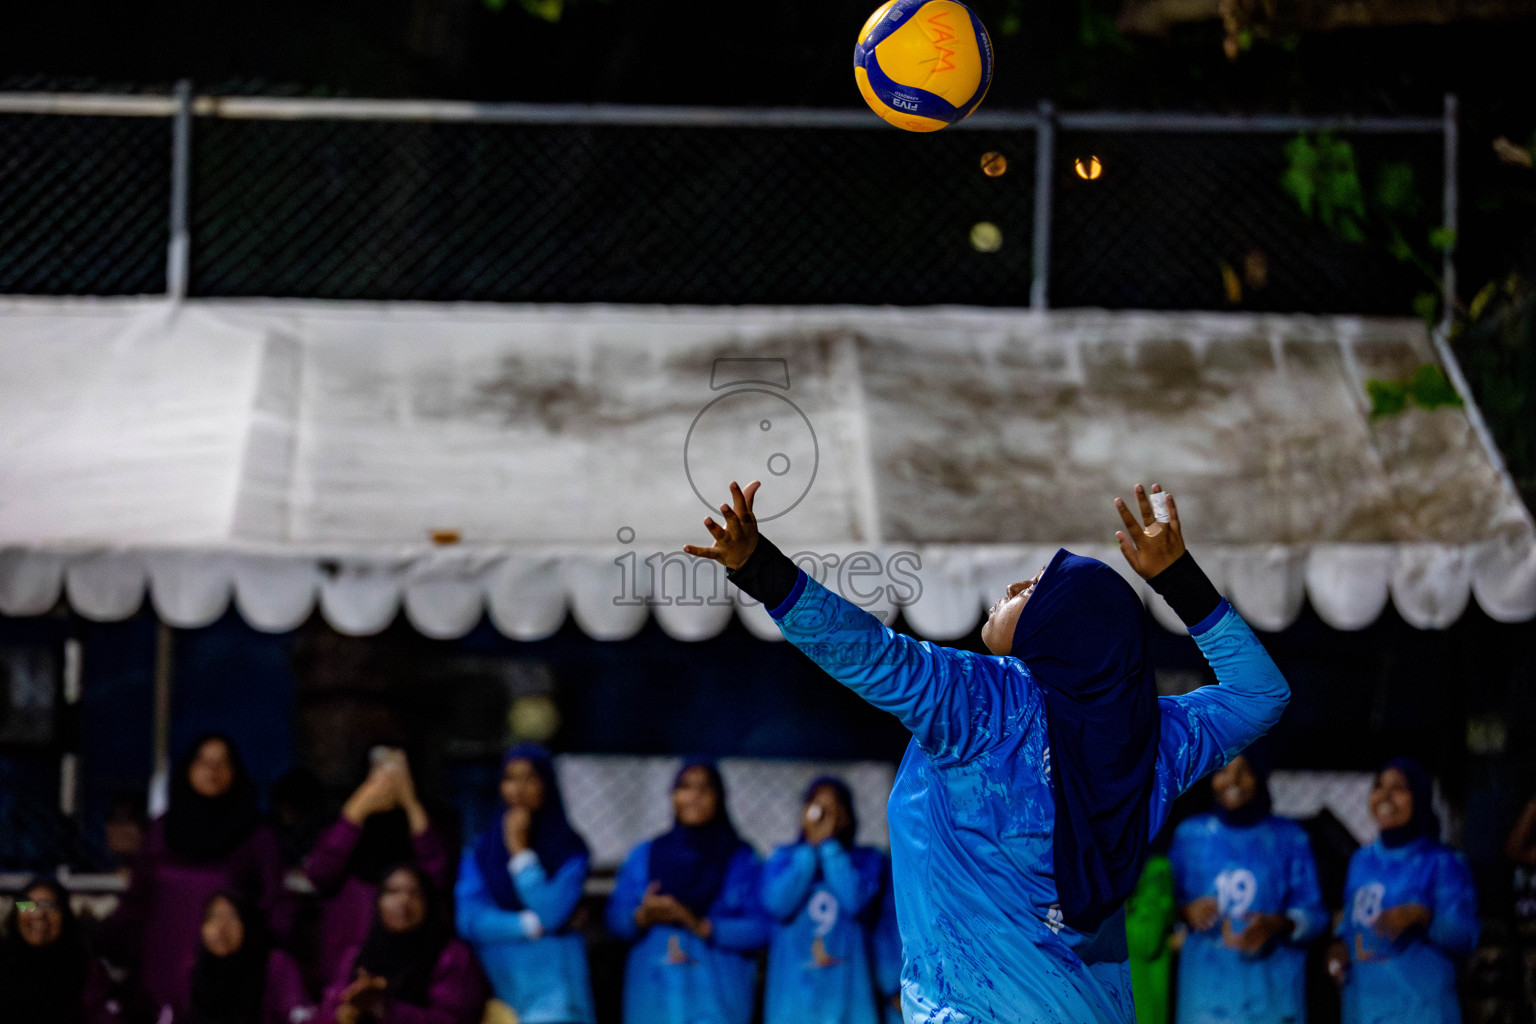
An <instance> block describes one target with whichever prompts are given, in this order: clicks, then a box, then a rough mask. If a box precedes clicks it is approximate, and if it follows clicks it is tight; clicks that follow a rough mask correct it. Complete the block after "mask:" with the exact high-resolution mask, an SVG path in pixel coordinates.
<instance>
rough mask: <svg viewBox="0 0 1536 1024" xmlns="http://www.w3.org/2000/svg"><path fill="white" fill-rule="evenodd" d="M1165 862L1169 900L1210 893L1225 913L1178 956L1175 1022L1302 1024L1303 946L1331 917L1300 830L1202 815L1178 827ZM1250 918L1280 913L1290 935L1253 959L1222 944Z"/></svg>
mask: <svg viewBox="0 0 1536 1024" xmlns="http://www.w3.org/2000/svg"><path fill="white" fill-rule="evenodd" d="M1168 857H1169V859H1170V860H1171V861H1172V862H1173V891H1174V899H1175V900H1176V901H1177V902H1178V903H1179V904H1181V905H1182V904H1185V903H1189V902H1191V901H1193V900H1197V899H1200V898H1202V897H1206V896H1210V897H1213V898H1214V899H1215V900H1216V905H1217V909H1218V910H1219V911H1220V913H1221V918H1220V920H1218V921H1217V922H1216V925H1215V927H1213V928H1211V929H1210V930H1208V931H1204V932H1192V933H1191V934H1190V936H1189V938H1188V939H1187V940H1186V941H1185V943H1184V949H1183V952H1182V953H1181V954H1180V956H1179V998H1178V1022H1179V1024H1269V1022H1272V1021H1287V1022H1295V1024H1304V1022H1305V1021H1306V1019H1307V987H1306V966H1307V964H1306V961H1307V953H1306V944H1307V943H1308V942H1310V941H1312V940H1313V939H1315V938H1316V937H1318V936H1319V935H1321V934H1323V933H1324V932H1325V931H1326V930H1327V927H1328V920H1329V918H1328V910H1327V908H1326V907H1324V906H1323V896H1322V892H1321V890H1320V889H1319V888H1318V884H1317V864H1316V862H1315V861H1314V860H1313V858H1312V848H1311V846H1310V845H1309V844H1308V842H1307V834H1306V833H1305V832H1303V831H1302V829H1301V826H1300V825H1298V824H1296V823H1295V822H1294V821H1287V820H1286V819H1284V818H1277V817H1274V816H1270V817H1268V818H1265V819H1264V820H1263V821H1260V822H1258V823H1256V824H1254V825H1251V826H1248V827H1246V828H1233V827H1231V826H1228V825H1223V824H1222V823H1221V819H1220V818H1218V817H1217V816H1216V815H1214V814H1202V815H1198V816H1196V817H1193V818H1190V819H1189V820H1187V821H1185V822H1183V823H1181V824H1180V825H1179V827H1178V828H1177V829H1175V830H1174V833H1173V846H1172V847H1171V848H1170V849H1169V851H1168ZM1252 914H1277V915H1284V916H1286V917H1289V918H1290V919H1291V920H1292V921H1293V922H1294V923H1295V930H1294V931H1293V932H1292V933H1291V935H1290V937H1289V938H1287V939H1280V940H1276V941H1272V942H1271V943H1270V944H1269V946H1268V947H1266V948H1265V949H1263V950H1260V951H1259V952H1258V953H1257V954H1250V953H1241V952H1239V951H1237V950H1235V949H1232V948H1231V947H1230V946H1228V945H1226V943H1225V942H1224V941H1223V934H1224V929H1226V928H1227V927H1228V925H1229V924H1230V927H1231V929H1232V930H1233V931H1239V932H1240V931H1242V929H1243V928H1244V927H1246V922H1247V919H1248V917H1249V915H1252Z"/></svg>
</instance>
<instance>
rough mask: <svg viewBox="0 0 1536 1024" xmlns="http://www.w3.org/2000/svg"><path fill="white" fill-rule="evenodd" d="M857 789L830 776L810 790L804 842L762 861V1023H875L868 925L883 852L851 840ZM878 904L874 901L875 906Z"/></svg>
mask: <svg viewBox="0 0 1536 1024" xmlns="http://www.w3.org/2000/svg"><path fill="white" fill-rule="evenodd" d="M857 831H858V822H857V820H856V819H855V817H854V813H853V794H852V793H851V792H850V791H849V789H848V786H847V785H846V784H845V783H843V782H842V780H840V779H836V778H833V777H831V776H827V775H824V776H822V777H820V778H818V779H815V780H814V781H812V782H811V784H810V785H809V786H808V787H807V788H806V791H805V800H804V809H803V811H802V813H801V830H800V840H799V841H798V842H795V843H792V844H790V845H789V846H783V847H780V848H779V849H777V850H775V851H774V853H773V856H771V857H769V858H768V863H767V864H766V865H765V866H764V867H763V907H764V909H766V910H767V911H768V913H769V915H770V916H771V917H772V918H773V919H774V921H775V925H774V929H773V939H772V942H771V944H770V945H769V947H768V989H767V993H766V996H765V1000H764V1007H763V1011H764V1012H763V1017H764V1020H765V1021H766V1024H877V1022H878V1020H879V1014H878V1013H877V1012H876V1005H875V990H874V984H873V979H872V976H871V974H870V961H869V931H870V925H871V923H872V922H873V920H874V917H875V914H876V913H878V911H879V903H878V902H877V900H878V897H879V895H880V876H881V872H882V871H883V870H884V867H885V857H884V856H883V855H882V854H881V853H880V851H879V850H875V849H871V848H870V847H867V846H855V845H854V844H853V837H854V835H855V834H856V833H857ZM871 904H873V906H871Z"/></svg>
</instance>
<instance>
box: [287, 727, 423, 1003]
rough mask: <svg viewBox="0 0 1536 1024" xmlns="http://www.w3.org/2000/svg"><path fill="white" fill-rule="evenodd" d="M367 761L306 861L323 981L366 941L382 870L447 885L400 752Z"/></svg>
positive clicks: (376, 753) (390, 750) (379, 750)
mask: <svg viewBox="0 0 1536 1024" xmlns="http://www.w3.org/2000/svg"><path fill="white" fill-rule="evenodd" d="M369 760H370V768H369V771H368V777H367V778H366V779H365V780H364V781H363V784H362V785H361V786H359V787H357V790H356V792H354V793H353V794H352V795H351V797H349V798H348V799H347V802H346V804H345V805H344V806H343V807H342V809H341V817H339V818H337V819H336V823H335V824H334V825H332V826H331V827H330V828H329V829H328V830H326V831H325V832H324V833H323V834H322V835H321V837H320V840H319V842H317V843H316V844H315V848H314V849H313V850H312V851H310V854H309V856H308V857H307V858H306V859H305V862H304V873H305V874H306V875H308V876H309V880H310V882H311V883H313V884H314V887H315V890H316V891H317V892H318V893H319V894H320V897H321V899H322V901H323V902H322V906H321V910H320V927H319V935H318V936H317V938H316V958H317V960H318V963H317V964H316V966H317V967H318V969H319V975H320V977H321V978H324V979H327V980H329V979H331V978H333V977H335V976H336V970H337V968H338V967H339V966H340V965H341V958H342V955H343V954H344V953H345V952H346V951H347V950H348V949H351V948H354V947H356V946H358V945H360V944H361V943H362V941H363V939H364V937H366V936H367V934H368V926H369V923H370V922H371V921H372V920H373V912H374V902H375V901H376V900H377V898H378V894H379V883H380V882H381V881H382V880H383V876H384V872H385V871H387V870H389V869H390V868H392V867H395V866H397V865H400V864H415V865H416V866H417V867H419V868H421V870H422V871H423V872H424V873H425V874H426V876H427V877H428V878H429V879H430V880H431V882H432V885H433V887H434V888H435V889H438V890H444V889H446V888H447V886H448V872H449V869H450V866H451V865H450V861H449V858H448V849H447V847H446V846H444V844H443V841H442V839H441V837H440V836H439V835H438V832H437V829H436V828H434V827H433V825H432V821H431V820H430V818H429V817H428V816H427V812H426V809H425V808H424V807H422V804H421V801H420V800H419V799H418V798H417V796H416V785H415V783H414V782H413V781H412V779H411V766H410V763H409V762H408V761H407V760H406V756H405V751H403V750H400V749H398V748H395V747H375V748H374V749H373V752H372V753H371V754H370V755H369Z"/></svg>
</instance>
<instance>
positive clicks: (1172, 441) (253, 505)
mask: <svg viewBox="0 0 1536 1024" xmlns="http://www.w3.org/2000/svg"><path fill="white" fill-rule="evenodd" d="M1435 361H1436V356H1435V349H1434V346H1433V345H1432V344H1431V340H1430V338H1429V337H1428V335H1427V334H1426V332H1425V330H1424V328H1423V327H1422V325H1420V324H1418V323H1416V322H1413V321H1407V320H1369V319H1360V318H1348V317H1304V316H1260V315H1247V314H1151V313H1104V312H1096V311H1067V312H1053V313H1049V314H1035V313H1028V312H1021V311H1016V310H996V311H992V310H973V309H937V310H899V309H869V308H818V309H742V308H720V309H671V308H659V307H590V306H583V307H516V306H514V307H502V306H479V305H476V306H442V305H403V304H388V305H383V304H337V303H315V302H265V301H264V302H234V301H218V302H215V301H198V302H192V303H184V304H168V303H166V302H164V301H161V300H120V301H118V300H42V299H37V300H33V299H12V300H7V301H4V302H0V613H4V614H7V615H30V614H39V613H42V612H45V611H47V610H48V609H50V608H51V607H53V606H54V604H55V603H56V602H57V601H58V600H59V598H60V596H61V594H62V595H63V596H65V597H66V598H67V599H68V601H69V602H70V604H71V605H72V606H73V607H74V608H75V609H76V610H77V611H79V612H80V613H81V614H83V615H85V616H88V617H90V618H93V619H98V620H110V619H118V618H122V617H125V616H128V615H130V614H133V613H134V612H135V611H136V610H137V609H138V608H139V607H140V606H141V604H142V602H143V601H144V599H145V598H146V595H147V596H148V598H149V600H151V601H152V602H153V604H154V608H155V610H156V612H157V613H158V614H159V615H160V616H161V617H162V618H163V619H164V620H165V621H167V622H169V623H170V624H172V625H175V626H180V627H196V626H201V625H204V624H207V623H209V622H212V621H214V620H215V619H217V618H218V617H219V616H220V615H222V614H223V613H224V612H225V611H226V610H227V608H228V607H229V603H230V602H231V601H234V603H235V605H236V607H237V608H238V609H239V611H240V614H241V615H243V616H244V617H245V619H246V620H247V621H249V622H250V623H251V624H252V625H254V626H256V627H257V628H260V629H264V630H270V631H281V630H287V629H292V628H294V627H296V626H297V625H299V624H300V623H302V622H303V621H304V620H305V619H306V618H307V617H308V616H309V615H310V614H311V613H312V611H313V610H314V609H315V607H316V606H317V605H318V607H319V609H320V611H321V612H322V614H323V615H324V616H325V618H326V619H327V621H329V622H330V623H331V624H332V625H333V626H335V627H336V628H337V629H339V630H341V631H343V632H346V633H351V634H369V633H373V632H377V631H379V630H381V629H383V628H385V627H386V626H387V625H388V624H389V623H390V622H391V621H393V619H394V618H395V616H396V615H397V614H398V613H399V612H401V611H402V610H403V611H404V613H405V615H406V616H407V617H408V619H409V620H410V622H411V623H412V624H413V625H414V626H415V627H416V628H417V629H419V630H420V631H422V632H423V633H425V634H428V635H430V636H435V637H454V636H459V635H462V634H464V633H465V632H467V631H468V630H470V629H472V628H473V627H474V626H475V625H476V624H477V623H478V622H479V621H480V619H481V617H482V615H483V614H489V616H490V618H491V621H492V622H493V623H494V624H495V625H496V627H497V628H498V629H500V630H501V631H502V632H503V633H505V634H507V635H508V636H511V637H514V638H519V639H534V638H538V637H543V636H546V635H549V634H550V633H552V632H553V631H555V630H556V629H558V628H559V626H560V625H561V623H562V622H563V621H564V620H565V616H566V614H567V611H569V612H571V613H573V614H574V615H575V617H576V620H577V622H578V623H579V624H580V626H581V628H582V629H583V630H585V631H586V632H587V633H588V634H589V635H591V636H593V637H596V638H600V639H618V638H623V637H626V636H630V635H632V634H633V633H634V632H635V631H636V630H638V629H639V628H640V627H641V625H642V624H643V623H644V621H645V618H646V616H647V615H650V614H654V615H655V616H656V617H657V619H658V620H659V622H660V624H661V625H662V627H663V628H664V629H666V631H667V632H668V633H670V634H671V635H673V636H675V637H679V638H682V639H690V640H691V639H701V638H705V637H709V636H713V635H715V634H716V633H718V632H719V631H720V630H721V629H722V628H723V627H724V625H725V624H726V622H727V621H728V619H729V617H730V616H731V615H732V614H739V615H740V616H741V617H742V619H743V621H744V622H745V623H746V624H747V625H748V627H749V628H751V629H752V631H753V632H754V633H756V634H758V635H762V636H777V631H776V630H775V629H774V628H773V627H772V624H771V623H770V622H769V620H768V618H767V615H766V613H765V612H764V611H763V610H762V609H761V608H760V607H756V606H752V605H750V603H748V604H745V605H743V604H741V603H739V601H740V599H739V596H738V595H736V594H735V593H734V591H733V588H730V587H728V586H726V585H725V584H724V582H723V580H722V579H721V578H720V576H719V575H718V574H714V573H713V572H712V568H705V570H704V571H703V572H701V573H697V574H695V569H694V568H691V567H688V566H686V565H685V562H686V560H685V559H684V558H682V557H681V556H676V557H671V556H672V554H673V553H675V552H677V551H678V550H679V549H680V547H681V545H682V544H683V543H685V542H702V541H704V540H706V539H707V537H706V534H705V533H704V530H703V528H702V526H701V525H700V521H701V520H702V518H703V517H704V515H706V514H707V512H708V509H707V507H706V505H705V503H704V500H703V498H708V499H710V500H711V501H714V502H718V501H720V500H722V499H723V498H724V497H725V493H724V489H725V485H726V483H728V481H729V480H730V479H731V478H732V477H733V476H734V477H739V478H741V479H742V480H744V481H745V480H747V479H752V478H761V479H763V480H764V481H765V485H764V489H763V492H762V496H761V498H760V507H759V512H760V514H761V516H762V517H763V518H764V519H765V520H767V522H766V524H765V526H764V532H765V533H766V534H768V535H769V536H771V537H772V538H773V539H774V540H775V541H776V542H777V543H778V544H779V545H780V546H781V547H783V548H785V550H786V551H792V552H803V553H805V557H804V562H805V564H807V565H814V566H816V567H818V568H819V570H820V571H821V572H822V573H823V575H824V576H825V577H826V579H828V580H830V581H831V582H832V583H833V584H835V585H837V586H838V587H839V588H840V589H842V590H843V592H844V593H845V595H846V596H849V597H850V598H851V599H853V600H856V601H858V602H859V603H861V604H865V605H866V606H868V607H871V608H872V609H873V610H876V611H878V612H885V611H889V610H890V609H891V608H892V607H893V606H894V605H901V606H902V613H903V615H904V616H905V618H906V621H907V622H908V624H909V625H910V626H911V627H912V628H913V629H915V630H916V631H918V632H920V633H922V634H924V635H926V636H930V637H933V638H935V639H949V638H954V637H957V636H962V635H964V634H966V633H968V632H969V631H970V630H971V629H973V628H974V627H975V625H976V623H977V621H978V619H979V616H980V614H981V612H982V610H983V609H984V608H985V607H986V605H987V604H989V603H990V602H991V601H992V600H993V599H994V598H995V597H996V595H997V593H998V592H999V591H1000V590H1001V588H1002V586H1003V585H1004V584H1006V583H1007V582H1010V581H1012V580H1015V579H1019V578H1023V577H1027V576H1029V575H1032V574H1033V572H1034V571H1035V570H1036V569H1037V568H1038V567H1039V566H1040V565H1041V564H1042V563H1043V562H1044V561H1045V560H1046V559H1047V558H1048V557H1049V555H1050V553H1051V552H1052V551H1054V549H1055V548H1056V547H1057V546H1058V545H1068V546H1071V547H1072V548H1073V549H1074V550H1078V551H1081V552H1083V553H1085V554H1094V555H1097V556H1099V557H1102V558H1104V559H1106V560H1107V561H1109V562H1110V563H1111V564H1113V565H1116V566H1117V567H1122V566H1121V562H1120V558H1119V555H1118V553H1117V552H1116V551H1115V548H1114V540H1113V531H1114V530H1115V529H1116V527H1117V525H1118V520H1117V518H1116V516H1115V514H1114V511H1113V509H1112V507H1111V505H1110V499H1111V497H1112V496H1113V495H1115V494H1117V493H1118V494H1122V495H1126V496H1128V495H1129V487H1130V485H1131V484H1132V483H1133V482H1135V481H1137V480H1145V481H1152V480H1156V481H1159V482H1161V483H1162V484H1163V485H1164V486H1165V487H1166V488H1168V489H1169V490H1171V491H1173V492H1175V493H1176V494H1177V495H1178V497H1179V503H1180V506H1179V507H1180V510H1181V512H1182V515H1183V518H1184V521H1185V524H1186V534H1187V536H1188V537H1189V539H1190V541H1191V543H1192V545H1193V546H1195V547H1196V549H1197V553H1198V555H1199V557H1200V559H1201V562H1202V564H1204V565H1205V566H1206V567H1207V569H1208V571H1209V572H1210V573H1211V575H1212V577H1213V578H1214V579H1215V580H1216V582H1217V584H1218V585H1219V586H1221V587H1222V588H1223V590H1224V592H1225V593H1227V595H1228V596H1229V597H1230V598H1231V599H1232V600H1233V602H1234V604H1236V605H1237V607H1238V608H1239V610H1240V611H1242V612H1243V614H1244V615H1245V616H1247V617H1248V618H1249V619H1250V621H1252V622H1254V623H1255V624H1256V625H1258V626H1260V627H1262V628H1266V629H1279V628H1283V627H1284V626H1286V625H1288V624H1289V623H1290V622H1291V621H1293V620H1294V618H1295V616H1296V615H1297V614H1298V612H1299V610H1300V608H1301V605H1302V601H1303V599H1304V598H1308V597H1309V598H1310V599H1311V601H1312V603H1313V606H1314V607H1315V608H1316V609H1317V611H1318V613H1319V614H1320V615H1321V616H1322V617H1323V619H1324V620H1325V621H1327V622H1328V623H1329V624H1330V625H1333V626H1335V627H1337V628H1341V629H1358V628H1361V627H1363V626H1366V625H1368V624H1369V623H1371V622H1372V621H1374V620H1375V619H1376V617H1377V616H1378V615H1379V614H1380V613H1381V611H1382V610H1383V608H1384V607H1385V605H1386V602H1387V600H1388V599H1389V597H1390V599H1391V600H1392V601H1393V602H1394V603H1395V604H1396V606H1397V608H1398V610H1399V611H1400V612H1401V613H1402V615H1403V616H1404V618H1405V619H1407V620H1408V621H1409V622H1411V623H1412V624H1414V625H1415V626H1419V627H1421V628H1440V627H1444V626H1447V625H1449V624H1450V623H1452V622H1454V621H1455V620H1456V619H1457V618H1458V617H1459V616H1460V615H1461V613H1462V612H1463V610H1464V609H1465V607H1466V605H1467V602H1468V600H1469V598H1470V597H1472V596H1475V597H1476V600H1477V601H1478V603H1479V604H1480V605H1481V606H1482V607H1483V609H1484V610H1485V611H1487V612H1488V613H1489V614H1490V615H1491V616H1493V617H1494V618H1496V619H1500V620H1506V621H1516V620H1524V619H1528V618H1530V617H1532V616H1533V615H1536V530H1533V527H1532V523H1531V519H1530V516H1529V515H1528V513H1527V512H1526V510H1525V508H1524V506H1523V505H1522V504H1521V502H1520V500H1519V498H1518V496H1517V495H1516V494H1515V493H1514V491H1513V488H1512V487H1511V486H1510V485H1509V482H1508V479H1507V476H1506V475H1505V474H1504V473H1503V471H1502V469H1501V467H1500V466H1499V464H1498V460H1497V456H1496V455H1495V454H1492V453H1490V452H1489V451H1488V450H1487V449H1486V448H1485V447H1484V446H1483V445H1482V444H1481V443H1480V442H1479V440H1478V436H1477V433H1476V432H1475V431H1474V429H1473V428H1472V425H1471V423H1470V422H1469V419H1468V415H1467V411H1466V410H1462V409H1456V408H1441V409H1438V410H1434V411H1427V410H1423V409H1419V408H1416V407H1410V408H1409V409H1407V410H1406V411H1405V412H1403V413H1401V414H1398V415H1394V416H1390V417H1382V418H1378V419H1374V420H1373V419H1372V418H1371V417H1370V415H1369V403H1368V400H1367V398H1366V388H1365V382H1366V381H1367V380H1369V379H1372V378H1382V379H1391V380H1401V379H1406V377H1407V376H1408V375H1409V374H1410V373H1411V372H1412V371H1413V369H1414V368H1415V367H1417V366H1419V365H1421V364H1423V363H1429V362H1435ZM695 484H696V485H698V489H699V491H700V492H701V493H700V494H696V493H695V489H694V485H695ZM701 494H702V497H701ZM769 517H772V518H769ZM434 537H436V540H434ZM446 541H452V542H451V543H444V542H446ZM647 559H649V562H648V561H647ZM1122 568H1123V567H1122ZM653 569H660V570H661V571H662V575H661V577H660V579H659V580H653V576H654V573H653V572H652V570H653ZM689 574H694V575H691V576H690V575H689ZM685 576H688V577H689V578H688V579H687V580H686V581H685ZM1138 582H1139V581H1138ZM1143 592H1144V593H1145V588H1143ZM1153 608H1154V611H1155V612H1156V613H1157V614H1158V615H1159V617H1160V618H1161V619H1162V620H1163V621H1164V622H1165V623H1168V624H1170V625H1171V624H1172V620H1171V618H1170V616H1169V614H1168V612H1167V609H1166V608H1165V607H1163V606H1162V604H1161V602H1160V601H1154V602H1153Z"/></svg>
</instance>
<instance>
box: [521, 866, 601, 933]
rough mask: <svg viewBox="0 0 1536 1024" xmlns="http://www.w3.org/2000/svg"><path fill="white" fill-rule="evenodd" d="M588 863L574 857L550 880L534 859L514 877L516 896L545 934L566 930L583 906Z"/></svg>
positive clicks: (542, 867)
mask: <svg viewBox="0 0 1536 1024" xmlns="http://www.w3.org/2000/svg"><path fill="white" fill-rule="evenodd" d="M589 863H590V861H589V860H588V858H587V857H586V856H585V855H582V856H577V857H572V858H571V859H569V860H567V861H566V862H565V863H564V864H562V865H560V870H559V871H556V872H555V874H554V877H550V876H549V875H548V874H546V873H545V871H544V866H543V865H542V864H540V863H539V861H538V858H536V857H535V858H532V862H531V863H529V864H528V865H527V866H526V867H524V868H523V869H522V870H521V871H519V872H518V873H517V874H515V875H513V876H512V884H513V885H515V886H517V894H518V895H519V896H520V897H522V900H523V904H524V905H525V906H527V908H528V909H529V910H531V911H533V912H534V914H536V915H537V916H538V919H539V926H540V927H541V928H542V929H543V930H544V931H545V932H553V931H557V930H558V929H560V928H563V927H564V926H565V923H566V922H567V921H569V920H570V919H571V915H572V914H574V913H575V912H576V905H577V904H578V903H580V902H581V893H582V889H583V888H584V887H585V886H586V881H587V867H588V864H589Z"/></svg>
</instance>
